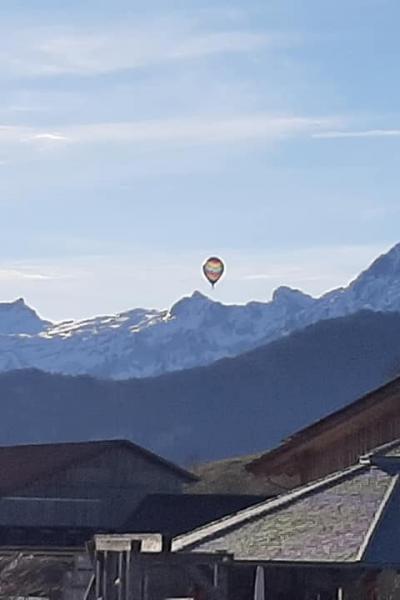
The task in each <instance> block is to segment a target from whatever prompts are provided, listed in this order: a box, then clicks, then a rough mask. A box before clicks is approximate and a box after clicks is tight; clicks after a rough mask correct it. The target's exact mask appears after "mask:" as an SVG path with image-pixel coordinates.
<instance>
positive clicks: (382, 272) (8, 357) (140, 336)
mask: <svg viewBox="0 0 400 600" xmlns="http://www.w3.org/2000/svg"><path fill="white" fill-rule="evenodd" d="M361 309H370V310H375V311H400V244H398V245H397V246H395V247H394V248H393V249H392V250H391V251H390V252H388V253H387V254H386V255H383V256H381V257H379V258H377V259H376V260H375V261H374V262H373V263H372V265H371V266H370V267H369V268H368V269H367V270H365V271H363V272H362V273H361V274H360V275H359V276H358V277H357V278H356V279H355V280H354V281H353V282H352V283H351V284H350V285H349V286H348V287H347V288H339V289H337V290H333V291H330V292H328V293H326V294H324V295H323V296H321V297H320V298H313V297H311V296H309V295H307V294H304V293H303V292H301V291H300V290H294V289H292V288H289V287H287V286H281V287H280V288H278V289H277V290H275V292H274V294H273V297H272V300H271V301H270V302H255V301H253V302H249V303H248V304H245V305H224V304H222V303H220V302H217V301H215V300H213V299H211V298H208V297H207V296H204V295H203V294H201V293H200V292H194V293H193V294H192V296H190V297H185V298H181V299H180V300H178V301H177V302H176V303H175V304H174V305H173V306H172V307H171V309H170V310H169V311H168V310H148V309H143V308H137V309H133V310H128V311H125V312H121V313H118V314H116V315H105V316H99V317H94V318H91V319H85V320H83V321H65V322H63V323H58V324H52V323H50V322H49V321H44V320H42V319H40V317H38V315H37V314H36V312H35V311H34V310H32V309H31V308H29V307H28V306H27V305H26V304H25V302H24V301H23V300H22V299H19V300H17V301H15V302H11V303H3V304H1V303H0V371H5V370H10V369H15V368H27V367H36V368H39V369H42V370H44V371H50V372H60V373H66V374H81V373H88V374H92V375H96V376H101V377H110V378H115V379H121V378H127V377H148V376H155V375H159V374H161V373H165V372H168V371H174V370H181V369H185V368H190V367H195V366H200V365H207V364H210V363H212V362H214V361H216V360H218V359H220V358H223V357H229V356H236V355H238V354H241V353H242V352H245V351H247V350H250V349H253V348H255V347H257V346H259V345H261V344H264V343H267V342H269V341H272V340H274V339H277V338H279V337H281V336H282V335H286V334H288V333H291V332H292V331H294V330H298V329H301V328H303V327H305V326H307V325H310V324H312V323H315V322H317V321H320V320H322V319H327V318H334V317H338V316H344V315H347V314H351V313H354V312H357V311H358V310H361Z"/></svg>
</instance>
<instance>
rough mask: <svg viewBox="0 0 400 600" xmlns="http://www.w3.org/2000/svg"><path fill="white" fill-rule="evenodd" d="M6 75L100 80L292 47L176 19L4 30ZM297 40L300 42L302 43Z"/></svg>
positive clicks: (1, 58) (0, 59) (268, 37)
mask: <svg viewBox="0 0 400 600" xmlns="http://www.w3.org/2000/svg"><path fill="white" fill-rule="evenodd" d="M0 34H1V35H2V44H3V51H2V54H1V55H0V67H1V71H2V73H3V74H4V73H6V74H7V75H9V76H10V75H11V76H21V75H22V76H24V75H25V76H34V77H35V76H53V75H68V74H71V75H84V76H85V75H90V76H91V75H100V74H106V73H112V72H114V71H121V70H128V69H138V68H145V67H150V66H154V65H159V64H165V63H168V62H174V61H185V60H192V59H197V58H201V57H207V56H211V55H218V54H229V53H241V52H253V51H256V50H258V49H261V48H265V47H274V46H281V45H282V44H286V45H288V44H290V43H291V42H290V39H289V38H286V37H285V36H282V35H277V34H269V33H258V32H253V31H246V30H222V31H211V30H208V29H207V26H203V27H201V26H200V24H199V23H197V21H196V20H193V21H190V20H182V19H176V18H172V17H171V18H169V19H163V20H160V21H159V22H151V23H148V22H145V23H141V24H137V23H136V24H134V25H132V26H123V27H121V26H115V25H111V26H110V28H108V29H107V30H104V29H103V30H96V31H94V32H93V31H92V32H87V31H82V30H74V31H72V30H69V31H65V30H64V31H63V30H60V29H59V31H58V32H57V31H56V32H54V30H46V29H41V30H39V29H35V30H34V31H29V30H28V31H22V32H20V33H19V34H18V35H17V36H14V35H13V37H11V36H9V35H8V34H7V31H3V32H2V31H1V30H0ZM297 42H298V41H296V43H297Z"/></svg>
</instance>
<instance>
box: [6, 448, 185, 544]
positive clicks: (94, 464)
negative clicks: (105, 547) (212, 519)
mask: <svg viewBox="0 0 400 600" xmlns="http://www.w3.org/2000/svg"><path fill="white" fill-rule="evenodd" d="M196 480H197V478H196V477H195V476H194V475H192V474H191V473H189V472H188V471H186V470H184V469H182V468H181V467H179V466H177V465H175V464H173V463H170V462H169V461H167V460H164V459H163V458H161V457H160V456H157V455H155V454H153V453H152V452H149V451H148V450H146V449H144V448H142V447H141V446H138V445H136V444H134V443H132V442H130V441H127V440H104V441H93V442H82V443H57V444H37V445H21V446H5V447H1V448H0V544H1V545H3V546H4V545H20V544H25V545H26V544H32V545H35V544H37V543H41V544H49V545H52V544H54V545H63V546H68V545H74V544H76V543H81V542H83V541H85V540H87V539H89V538H90V537H91V535H93V533H95V532H97V533H98V532H102V531H103V532H111V531H116V530H118V529H119V528H120V527H121V525H122V524H123V523H124V522H125V521H126V519H127V518H128V517H130V516H131V515H132V513H133V511H134V510H135V508H136V507H138V506H139V504H140V503H141V502H142V501H143V499H144V498H145V497H146V496H148V495H150V494H160V493H162V494H174V495H175V494H180V493H181V492H183V488H184V486H185V484H188V483H190V482H193V481H196Z"/></svg>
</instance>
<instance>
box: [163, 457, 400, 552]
mask: <svg viewBox="0 0 400 600" xmlns="http://www.w3.org/2000/svg"><path fill="white" fill-rule="evenodd" d="M392 450H393V449H392ZM381 456H382V452H381ZM373 463H374V457H373V456H372V457H369V459H365V460H364V464H359V465H356V466H355V467H351V468H348V469H346V470H344V471H342V472H339V473H336V474H334V475H330V476H328V477H325V478H324V479H321V480H319V481H317V482H314V483H312V484H308V485H306V486H303V487H301V488H298V489H296V490H294V491H292V492H289V493H287V494H284V495H282V496H280V497H278V498H276V499H273V500H269V501H266V502H263V503H261V504H258V505H257V506H255V507H251V508H249V509H246V510H243V511H240V512H238V513H236V514H235V515H231V516H230V517H226V518H224V519H221V520H219V521H215V522H214V523H212V524H210V525H208V526H206V527H203V528H200V529H198V530H196V531H193V532H191V533H189V534H186V535H183V536H180V537H178V538H175V540H174V544H173V549H174V550H176V551H180V550H185V551H194V552H216V551H222V550H224V551H227V552H229V553H232V554H234V557H235V559H236V560H249V561H301V562H310V561H311V562H328V563H332V562H340V563H343V562H357V561H366V560H367V561H368V562H379V561H380V560H381V557H385V562H390V561H388V557H389V556H390V557H391V559H392V562H393V563H396V564H400V551H399V550H396V551H395V550H394V548H395V545H394V543H393V540H392V537H393V535H392V533H391V532H394V531H398V532H400V511H398V510H397V506H398V504H397V501H396V498H397V496H398V495H399V491H398V479H399V472H400V459H398V458H396V457H394V458H392V459H391V460H379V459H377V460H376V463H377V465H374V464H373ZM389 508H390V510H388V509H389ZM387 519H390V520H391V524H390V527H389V526H388V525H386V524H385V523H386V520H387ZM396 523H398V525H396ZM396 528H397V529H396ZM385 531H386V533H385ZM396 539H398V534H397V533H396ZM390 549H392V550H390Z"/></svg>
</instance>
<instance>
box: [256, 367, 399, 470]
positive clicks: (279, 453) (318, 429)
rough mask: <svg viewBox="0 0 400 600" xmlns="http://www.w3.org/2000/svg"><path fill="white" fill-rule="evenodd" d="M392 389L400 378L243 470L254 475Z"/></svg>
mask: <svg viewBox="0 0 400 600" xmlns="http://www.w3.org/2000/svg"><path fill="white" fill-rule="evenodd" d="M392 388H393V391H394V389H397V388H398V389H399V390H400V377H396V378H395V379H392V380H390V381H388V382H387V383H385V384H383V385H382V386H380V387H379V388H376V389H374V390H372V391H370V392H368V393H367V394H365V395H363V396H361V397H360V398H357V400H354V401H353V402H351V403H350V404H348V405H346V406H344V407H343V408H340V409H339V410H336V411H334V412H333V413H330V414H329V415H327V416H325V417H323V418H322V419H319V420H318V421H315V422H314V423H311V425H307V427H304V428H303V429H300V430H299V431H297V432H295V433H294V434H293V435H291V436H289V437H287V438H286V439H284V440H283V441H282V442H281V444H279V446H277V447H275V448H273V449H272V450H268V451H267V452H264V453H263V454H262V455H261V456H259V457H258V458H256V459H255V460H253V461H251V462H250V463H249V464H247V465H245V469H246V470H247V471H249V472H250V473H256V472H257V471H258V468H259V467H260V466H261V465H262V464H264V463H265V462H266V461H269V460H272V459H275V458H277V457H279V456H283V455H284V454H285V453H286V452H289V451H290V450H294V449H295V448H296V447H297V446H298V445H300V444H302V443H304V442H306V441H309V440H310V439H313V438H316V437H317V436H318V435H320V434H321V433H323V432H325V431H326V430H327V429H329V425H330V424H331V425H332V427H335V426H337V425H340V424H341V423H342V422H343V421H344V420H346V419H347V418H348V417H349V416H350V415H357V414H359V413H360V412H361V411H362V410H363V409H364V408H367V407H369V406H371V405H374V404H375V403H378V402H380V401H381V400H382V395H383V396H386V394H387V393H388V392H390V391H391V390H392Z"/></svg>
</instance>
